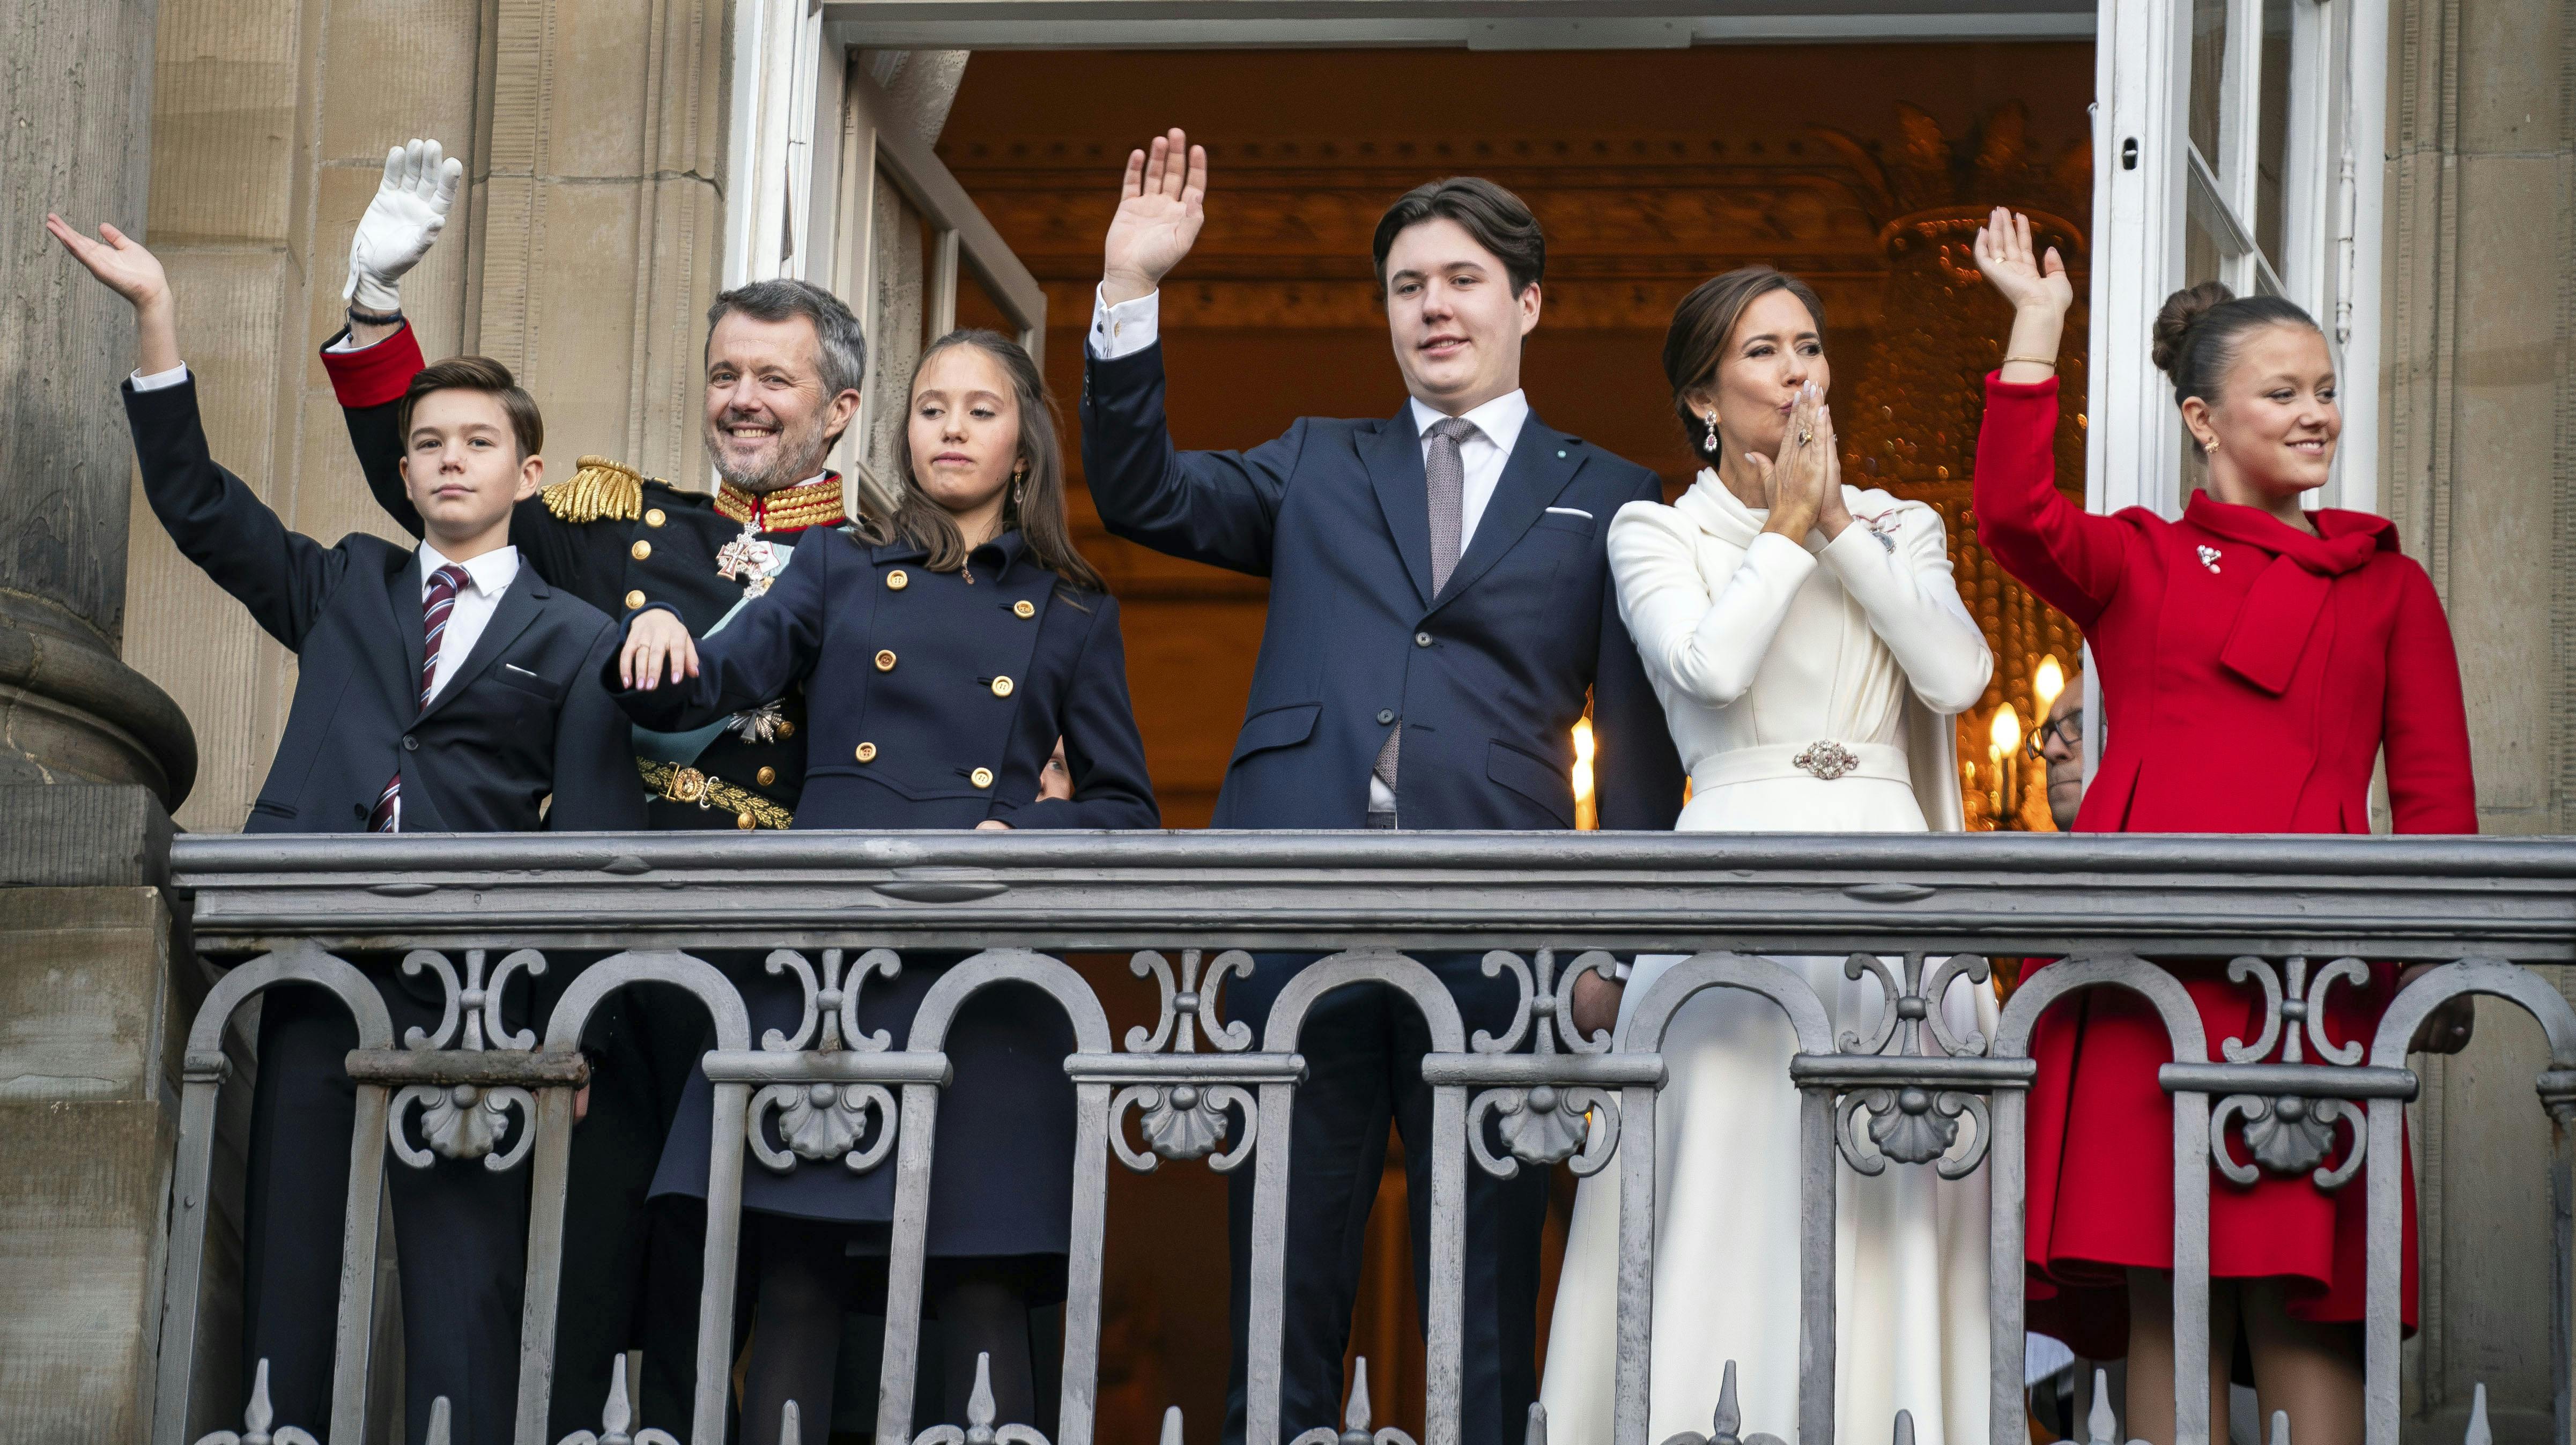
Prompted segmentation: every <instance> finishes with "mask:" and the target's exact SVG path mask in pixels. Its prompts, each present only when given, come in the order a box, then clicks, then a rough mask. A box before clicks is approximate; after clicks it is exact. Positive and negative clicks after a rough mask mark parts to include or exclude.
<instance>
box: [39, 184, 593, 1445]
mask: <svg viewBox="0 0 2576 1445" xmlns="http://www.w3.org/2000/svg"><path fill="white" fill-rule="evenodd" d="M46 226H47V229H49V230H51V231H52V232H53V233H54V235H55V237H56V238H57V239H58V240H60V241H61V242H62V243H63V246H64V247H65V249H67V250H69V251H70V252H71V253H72V255H73V256H74V257H75V258H76V259H78V260H79V261H80V262H81V264H82V265H84V266H86V267H87V268H88V269H89V271H90V273H91V274H92V275H94V276H96V277H97V278H98V279H99V280H100V281H101V282H102V283H103V284H105V285H106V286H108V287H109V288H110V289H111V290H114V291H115V292H116V293H117V294H119V295H120V296H123V297H124V298H125V299H126V300H127V301H129V302H131V303H133V305H134V309H135V319H136V325H137V332H138V336H137V345H138V351H139V354H140V361H141V364H140V365H139V366H138V368H137V370H136V372H135V374H134V377H133V378H132V379H131V380H130V381H128V382H127V383H126V386H125V406H126V414H127V418H128V420H129V422H130V423H131V425H132V427H133V430H134V446H135V452H136V454H137V456H138V457H139V458H140V460H141V463H142V472H143V489H144V494H145V497H146V498H147V500H149V502H150V503H151V506H152V510H153V513H154V515H156V516H158V517H159V518H160V519H161V523H162V525H163V526H164V527H166V528H167V529H168V530H169V532H170V536H171V539H172V540H173V541H175V542H177V543H178V544H179V550H180V551H182V552H184V553H186V554H187V556H188V558H189V559H190V560H191V561H193V562H195V563H196V564H197V565H198V566H200V567H202V568H204V569H205V570H206V573H207V575H208V576H210V577H212V578H214V579H215V581H216V582H217V583H218V584H220V585H221V586H222V587H223V588H224V590H226V591H227V592H230V593H232V594H233V596H235V597H236V598H239V599H240V600H241V602H242V604H243V605H244V606H246V607H248V608H249V609H250V611H251V615H252V616H253V617H255V618H257V619H258V621H259V624H260V626H262V627H263V628H265V629H267V631H268V633H269V635H271V636H273V637H275V638H276V639H277V640H278V641H280V642H282V643H284V644H286V646H287V647H289V648H290V649H293V650H294V651H295V652H296V653H297V654H298V656H299V657H300V658H301V659H302V667H301V669H300V670H299V673H298V678H297V682H296V689H295V701H294V706H293V708H292V710H291V711H290V712H289V714H288V716H287V722H286V730H285V734H284V736H283V737H282V738H281V740H280V742H279V745H278V752H277V759H276V761H275V763H274V764H272V765H271V767H270V770H269V775H268V780H267V782H266V783H265V784H264V785H263V786H262V787H261V789H260V794H259V799H258V801H257V802H255V803H253V804H252V805H251V815H250V819H249V821H248V823H247V824H246V825H245V827H246V830H247V831H250V832H270V833H289V832H293V833H356V832H377V833H391V832H404V833H420V832H530V831H535V830H538V829H554V830H559V831H560V830H606V829H620V830H624V829H641V828H642V827H643V825H644V803H643V795H642V792H641V790H640V789H638V788H637V786H636V783H635V774H634V764H633V763H632V762H631V761H630V757H631V754H630V753H629V751H628V749H627V746H626V732H627V727H626V722H625V718H624V716H623V715H622V714H621V713H620V712H619V711H618V710H617V708H616V706H615V704H614V703H613V702H611V701H610V699H609V697H608V695H607V694H606V693H605V692H604V691H602V690H601V689H600V687H599V685H598V682H597V679H598V677H599V676H600V673H601V670H602V668H603V666H604V665H605V664H607V663H608V661H609V660H610V659H612V658H614V656H615V655H616V649H617V642H618V631H617V628H616V626H615V624H613V623H612V622H610V621H609V619H608V618H607V617H606V616H605V615H604V614H602V613H601V612H600V611H598V609H596V608H593V607H591V606H590V605H589V604H588V603H585V602H582V601H581V600H579V599H578V598H575V597H572V596H570V595H568V594H565V593H562V592H559V591H556V590H554V589H553V588H550V587H548V586H547V585H546V583H545V581H544V580H543V579H542V578H540V577H538V576H537V575H536V574H535V573H534V572H533V571H528V570H525V569H522V568H521V567H520V566H519V562H518V555H517V550H516V549H515V548H513V547H511V546H510V545H509V528H510V509H511V507H512V506H513V505H515V504H516V503H517V502H518V501H519V500H521V499H523V498H526V497H528V496H530V495H533V494H534V493H535V492H536V490H537V488H538V486H539V484H540V483H541V482H542V481H543V479H544V475H545V464H544V462H543V461H542V460H541V459H540V458H539V457H538V455H537V452H538V448H539V446H540V444H541V443H542V441H543V422H542V420H541V419H540V418H539V416H538V414H537V408H536V404H535V403H534V402H533V401H532V400H530V399H529V397H528V394H527V393H526V392H524V391H521V390H520V389H519V388H518V387H517V386H516V385H515V384H514V383H513V382H512V380H511V378H510V373H509V371H508V370H507V369H506V368H504V367H503V366H501V365H500V364H499V363H498V362H494V361H489V360H485V359H483V358H480V357H460V358H457V359H455V360H451V361H446V362H441V363H439V364H438V365H436V366H432V367H429V368H428V369H426V370H424V371H422V372H421V373H420V374H419V375H418V376H417V377H415V378H413V380H412V382H411V385H410V387H409V388H408V389H407V391H406V393H405V395H404V398H403V403H402V408H401V421H400V429H401V432H402V435H403V439H404V440H403V445H404V455H403V460H402V469H403V477H404V483H405V486H406V487H407V488H408V489H409V491H410V495H411V500H412V504H413V506H414V507H416V508H417V509H418V510H419V513H420V516H421V519H422V528H423V537H422V541H421V544H420V546H419V547H417V548H410V547H399V546H396V545H394V544H393V543H390V542H386V541H384V540H382V539H380V538H377V537H373V536H368V535H365V534H352V535H350V536H348V537H345V538H342V539H341V541H340V543H339V545H337V546H334V547H325V546H323V545H322V544H321V543H319V542H317V541H315V540H313V539H312V538H310V537H306V536H303V535H300V534H298V533H296V532H293V531H290V530H288V528H287V527H286V526H285V525H284V523H282V522H281V521H280V520H279V519H278V517H277V514H276V513H274V512H272V511H270V510H269V509H268V507H267V506H265V505H264V504H262V503H261V501H260V500H259V498H258V497H257V496H256V495H254V494H253V493H252V491H251V489H250V488H249V487H248V486H247V485H245V484H244V483H243V482H242V480H241V479H240V478H239V477H236V476H234V475H233V474H232V473H230V472H228V471H226V470H224V469H223V468H222V467H221V466H218V465H217V464H216V463H215V461H214V459H213V458H212V457H211V456H210V455H209V454H208V452H207V447H206V438H205V432H204V429H203V427H202V425H201V424H200V421H199V418H198V415H197V398H196V386H195V383H194V381H193V380H192V379H191V378H190V376H189V375H188V371H187V368H186V367H185V366H184V365H183V364H182V363H181V362H180V360H179V345H178V331H177V326H176V323H175V307H174V303H173V300H172V298H171V294H170V287H169V282H168V279H167V278H166V277H165V276H164V275H163V273H162V269H161V263H160V262H159V261H158V260H157V259H155V258H154V257H153V255H152V253H151V252H149V251H147V250H145V249H144V248H143V247H141V246H140V245H137V244H135V243H134V242H133V241H131V240H129V239H127V238H126V237H125V236H124V235H122V234H120V233H119V232H118V231H117V230H116V229H115V228H114V227H112V226H101V227H99V234H100V236H101V237H103V238H104V240H105V244H104V245H102V244H99V243H98V242H93V241H90V240H89V239H87V238H86V237H83V236H81V235H80V234H79V233H77V232H75V231H73V230H72V229H71V228H70V227H69V226H67V225H65V224H64V223H63V222H62V220H61V219H60V218H58V217H52V216H49V217H47V218H46ZM550 799H551V801H549V800H550ZM361 967H364V968H365V969H366V970H367V971H368V972H369V973H370V974H371V975H372V976H374V977H375V978H376V980H377V983H378V986H379V988H380V989H381V991H382V992H383V994H384V996H385V1002H386V1005H387V1008H388V1010H389V1011H390V1012H391V1014H392V1016H393V1023H394V1026H395V1028H396V1029H397V1030H400V1029H403V1028H404V1027H406V1026H407V1025H418V1026H420V1027H422V1028H423V1029H424V1030H435V1029H436V1027H437V1025H438V1022H439V1017H440V1013H441V1011H442V1010H441V1004H442V1002H443V1000H442V999H441V998H440V997H439V995H438V990H437V989H436V988H435V986H427V987H424V984H425V979H424V978H422V977H414V978H410V979H405V978H402V977H400V976H399V975H397V974H396V972H395V970H394V969H393V968H392V967H391V965H390V964H387V963H369V962H366V961H363V960H362V961H361ZM551 982H553V983H554V984H555V985H556V986H557V987H560V984H561V982H562V980H561V979H556V980H552V981H551ZM415 990H418V991H417V992H416V991H415ZM514 1011H517V1012H522V1018H523V1019H524V1018H525V1017H527V1016H528V1015H529V1014H531V1013H533V1012H534V1010H533V1009H529V1010H525V1011H520V1010H514ZM356 1041H357V1036H356V1031H355V1029H354V1027H353V1026H352V1025H351V1023H350V1022H349V1020H348V1019H347V1017H346V1016H345V1015H344V1014H343V1013H342V1012H341V1011H340V1009H339V1007H338V1005H337V1004H336V1003H334V1002H332V1001H330V1000H329V997H328V995H327V994H325V993H324V992H323V991H321V990H318V989H312V988H284V989H279V990H276V991H275V992H273V993H270V994H268V995H266V996H265V999H264V1004H263V1008H262V1014H261V1020H260V1051H259V1057H260V1070H259V1080H258V1085H257V1090H256V1094H255V1099H254V1103H253V1115H252V1126H251V1144H250V1164H249V1184H248V1191H247V1193H248V1197H247V1199H246V1200H245V1215H246V1231H245V1232H246V1235H247V1239H246V1241H245V1252H246V1255H247V1258H246V1261H245V1277H246V1288H245V1291H244V1293H245V1305H246V1314H247V1316H248V1330H247V1334H248V1343H247V1346H246V1348H245V1349H244V1351H243V1363H244V1367H245V1370H246V1371H248V1370H250V1369H253V1368H255V1367H256V1364H257V1362H258V1361H260V1360H262V1359H265V1360H267V1361H268V1362H269V1367H270V1379H269V1383H270V1393H271V1398H272V1400H273V1402H274V1404H275V1406H276V1409H277V1411H278V1414H279V1417H280V1418H281V1419H282V1420H284V1421H287V1422H292V1423H298V1424H308V1425H309V1424H317V1423H319V1422H320V1421H322V1420H323V1418H324V1417H325V1413H326V1411H327V1408H328V1402H329V1397H330V1389H331V1359H332V1341H333V1328H334V1316H335V1314H336V1311H337V1304H338V1297H339V1277H340V1260H339V1257H338V1254H339V1252H338V1250H337V1249H336V1248H335V1247H334V1245H333V1241H336V1240H337V1239H338V1238H339V1235H340V1227H339V1219H338V1212H339V1207H340V1201H341V1200H342V1199H343V1198H345V1196H346V1191H347V1180H348V1167H349V1135H350V1130H351V1129H352V1128H353V1127H354V1121H355V1108H356V1105H355V1096H354V1094H353V1092H352V1088H351V1085H350V1083H349V1080H348V1077H347V1074H346V1071H345V1068H344V1065H343V1063H342V1060H343V1058H344V1056H345V1055H346V1054H347V1052H348V1050H349V1049H351V1048H352V1047H354V1046H355V1044H356ZM520 1127H525V1125H524V1123H522V1124H521V1126H520ZM391 1182H392V1190H393V1205H394V1226H395V1243H396V1247H397V1249H398V1251H399V1255H400V1265H401V1277H402V1283H403V1291H402V1294H403V1325H404V1344H405V1349H404V1362H405V1366H406V1371H405V1373H406V1385H407V1389H406V1413H407V1414H408V1416H409V1417H410V1418H409V1433H410V1438H412V1439H415V1440H417V1439H421V1438H424V1435H425V1433H426V1430H427V1425H428V1417H429V1411H430V1408H431V1402H432V1401H433V1399H434V1398H435V1397H437V1396H440V1395H445V1396H448V1397H449V1398H450V1400H451V1402H452V1404H453V1405H454V1407H455V1421H454V1434H453V1437H452V1438H453V1439H454V1440H455V1441H456V1442H457V1445H468V1442H472V1445H499V1442H503V1441H506V1440H508V1439H509V1438H510V1424H511V1420H510V1416H511V1411H512V1407H513V1406H514V1404H515V1398H516V1395H517V1376H518V1324H519V1308H520V1293H521V1289H522V1282H523V1276H524V1270H525V1246H526V1228H527V1208H528V1206H527V1176H526V1173H525V1171H516V1172H509V1173H493V1172H491V1171H489V1170H487V1169H485V1168H484V1167H483V1161H481V1160H480V1159H447V1158H439V1159H436V1160H435V1161H434V1162H433V1163H432V1165H431V1166H430V1167H429V1168H428V1169H423V1170H415V1169H411V1168H404V1167H397V1168H395V1169H394V1170H393V1171H392V1180H391ZM356 1267H359V1268H366V1267H369V1265H368V1263H367V1262H365V1261H358V1262H356Z"/></svg>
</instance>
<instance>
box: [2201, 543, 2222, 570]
mask: <svg viewBox="0 0 2576 1445" xmlns="http://www.w3.org/2000/svg"><path fill="white" fill-rule="evenodd" d="M2200 565H2202V566H2203V567H2206V568H2208V569H2209V570H2210V571H2212V572H2215V571H2217V570H2218V549H2217V548H2215V547H2213V546H2211V545H2209V544H2208V543H2207V542H2203V543H2201V544H2200Z"/></svg>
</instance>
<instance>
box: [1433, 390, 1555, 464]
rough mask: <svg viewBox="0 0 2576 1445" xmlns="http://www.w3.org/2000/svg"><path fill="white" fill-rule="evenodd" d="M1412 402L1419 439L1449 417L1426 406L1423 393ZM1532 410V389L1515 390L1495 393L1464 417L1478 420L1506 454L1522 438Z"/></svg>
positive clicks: (1483, 431) (1488, 438) (1480, 426)
mask: <svg viewBox="0 0 2576 1445" xmlns="http://www.w3.org/2000/svg"><path fill="white" fill-rule="evenodd" d="M1412 403H1413V435H1414V438H1415V439H1416V440H1420V439H1421V437H1422V436H1423V434H1424V433H1426V432H1428V431H1430V430H1431V428H1432V427H1434V426H1436V425H1438V424H1439V423H1440V422H1441V421H1443V420H1445V418H1444V417H1443V416H1442V415H1441V414H1440V413H1439V412H1436V411H1433V410H1432V409H1431V408H1429V407H1427V406H1424V405H1423V404H1422V398H1420V397H1414V398H1412ZM1529 414H1530V405H1529V393H1527V392H1524V391H1517V390H1515V391H1507V392H1505V393H1503V394H1502V395H1501V396H1498V397H1495V398H1494V399H1493V400H1492V401H1489V402H1487V403H1485V404H1484V405H1483V406H1480V407H1478V408H1476V409H1475V410H1474V411H1471V412H1468V413H1467V414H1466V415H1465V416H1464V417H1462V418H1460V420H1463V421H1471V422H1474V423H1475V424H1476V430H1478V431H1480V432H1482V433H1484V434H1485V440H1487V441H1490V442H1492V443H1493V444H1494V445H1495V446H1496V447H1497V448H1499V449H1500V450H1501V451H1502V453H1503V455H1505V456H1509V455H1511V451H1512V447H1513V446H1514V445H1515V444H1516V443H1518V442H1519V441H1520V439H1521V425H1522V423H1524V422H1527V421H1528V420H1529Z"/></svg>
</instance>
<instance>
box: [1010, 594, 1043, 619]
mask: <svg viewBox="0 0 2576 1445" xmlns="http://www.w3.org/2000/svg"><path fill="white" fill-rule="evenodd" d="M1011 610H1012V611H1013V612H1016V613H1018V614H1019V615H1020V616H1022V617H1035V616H1037V615H1038V607H1037V604H1036V603H1034V602H1031V601H1030V600H1029V599H1027V598H1025V597H1023V598H1021V599H1020V600H1019V601H1017V602H1014V603H1012V604H1011Z"/></svg>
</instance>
